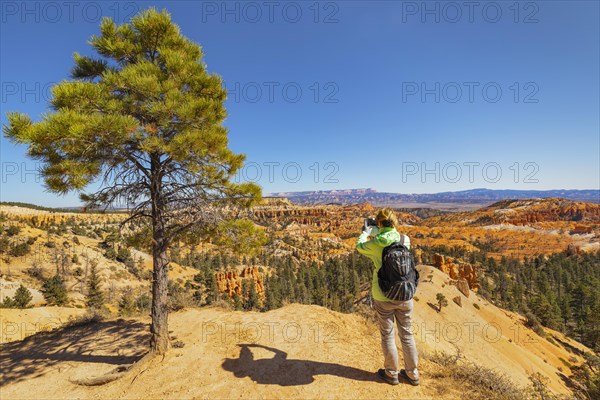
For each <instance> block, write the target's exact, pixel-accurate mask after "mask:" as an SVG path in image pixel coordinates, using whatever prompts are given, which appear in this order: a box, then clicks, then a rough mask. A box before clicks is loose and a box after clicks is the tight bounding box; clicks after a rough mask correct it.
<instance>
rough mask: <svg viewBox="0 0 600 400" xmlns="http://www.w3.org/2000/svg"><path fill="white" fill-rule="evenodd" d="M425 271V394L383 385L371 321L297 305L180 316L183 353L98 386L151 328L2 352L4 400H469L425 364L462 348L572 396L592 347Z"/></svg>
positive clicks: (64, 336)
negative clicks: (542, 329) (525, 321)
mask: <svg viewBox="0 0 600 400" xmlns="http://www.w3.org/2000/svg"><path fill="white" fill-rule="evenodd" d="M419 269H420V272H421V276H422V280H423V282H422V284H421V285H419V290H418V295H417V297H418V301H415V313H414V320H413V331H414V332H415V337H416V340H417V346H418V349H419V353H420V355H421V361H420V371H421V381H422V384H421V386H419V387H412V386H410V385H407V384H401V385H399V386H389V385H387V384H383V383H380V382H378V380H377V378H376V377H375V376H374V371H376V370H377V369H378V368H381V367H382V362H383V361H382V354H381V349H380V340H379V332H378V330H377V328H376V327H375V325H373V324H372V323H371V322H369V321H367V320H365V319H364V318H363V317H361V316H359V315H356V314H341V313H336V312H333V311H330V310H328V309H325V308H323V307H318V306H306V305H298V304H291V305H287V306H285V307H283V308H280V309H277V310H273V311H270V312H267V313H258V312H234V311H226V310H223V309H220V308H212V307H210V308H200V309H189V310H185V311H182V312H178V313H174V314H172V315H171V316H170V326H169V327H170V330H171V335H172V337H171V339H172V342H177V341H181V342H183V344H184V347H183V348H172V349H171V350H170V351H169V352H168V354H167V355H166V357H164V359H162V360H156V361H154V362H152V363H150V364H148V365H147V366H145V367H144V369H142V370H141V371H139V372H138V373H137V374H136V375H135V376H128V377H126V378H122V379H120V380H117V381H115V382H112V383H109V384H106V385H104V386H99V387H83V386H78V385H75V384H73V383H71V382H70V380H71V379H78V378H83V377H93V376H98V375H102V374H104V373H106V372H108V371H110V370H112V369H113V368H115V366H117V365H119V364H128V363H131V362H133V361H136V360H137V359H139V358H140V357H141V356H142V355H143V354H144V352H145V349H146V346H147V343H148V337H149V336H148V328H147V323H148V318H137V319H126V320H125V319H118V320H111V321H105V322H100V323H96V324H90V325H86V326H83V327H79V328H69V329H66V330H59V331H57V332H54V333H44V334H41V335H35V336H32V337H29V338H28V339H26V340H24V341H15V342H11V343H7V344H5V345H3V348H2V354H1V356H0V367H1V369H2V376H1V378H0V384H1V385H2V386H3V387H2V397H3V398H6V399H20V398H28V399H32V398H41V397H43V398H52V399H73V398H81V399H98V398H126V399H127V398H131V399H134V398H135V399H139V398H169V399H209V398H244V399H246V398H295V399H306V398H365V399H366V398H369V399H372V398H392V397H395V398H404V399H406V398H412V399H432V398H444V399H459V398H464V395H463V394H461V392H460V390H461V389H462V388H461V387H460V385H459V386H457V385H456V382H451V381H450V382H448V381H446V380H444V379H433V378H431V376H432V374H433V372H435V371H436V369H438V368H439V367H438V366H437V365H436V364H434V363H432V362H430V361H427V360H426V359H425V358H424V357H422V356H423V355H424V354H425V353H426V352H429V353H430V352H433V351H436V350H442V351H446V352H452V353H453V352H455V351H457V349H458V350H459V351H460V352H461V354H462V355H463V356H464V357H465V359H467V360H469V361H473V362H476V363H478V364H481V365H485V366H488V367H490V368H493V369H495V370H496V371H498V372H500V373H505V374H507V375H509V376H510V378H511V379H512V380H513V381H515V382H516V383H518V384H519V385H525V384H527V383H528V378H527V376H528V374H530V373H532V372H540V373H542V374H543V375H545V376H547V377H548V378H550V383H549V387H550V388H551V389H552V390H553V391H555V392H560V393H568V389H567V388H566V387H565V385H564V384H563V381H562V380H561V378H560V374H562V373H565V374H566V375H569V371H568V368H566V367H565V366H564V365H563V364H562V362H561V361H560V360H559V357H561V358H563V359H565V360H568V359H569V358H570V357H575V358H577V359H578V360H581V358H580V357H579V356H577V355H576V353H577V349H585V348H584V347H583V346H582V345H580V344H577V343H576V342H574V341H572V340H569V339H567V338H565V337H564V336H562V335H560V334H558V333H555V332H550V334H551V335H553V336H556V338H558V339H559V340H560V341H562V342H564V343H565V344H563V345H562V346H560V345H558V342H557V344H552V343H550V342H548V341H547V340H546V339H542V338H540V337H539V336H537V335H535V333H533V332H532V331H531V330H529V329H527V328H525V327H524V326H523V325H522V321H521V320H520V317H518V316H517V315H515V314H512V313H509V312H507V311H504V310H501V309H499V308H496V307H495V306H493V305H491V304H488V303H486V302H485V301H483V300H481V299H480V298H479V297H478V296H476V295H475V294H474V293H471V294H470V297H469V298H466V297H464V296H463V295H461V294H460V293H459V292H458V290H457V288H456V287H455V286H452V285H448V284H447V282H448V277H447V276H446V275H445V274H443V273H442V272H441V271H439V270H437V269H435V268H432V267H428V266H420V267H419ZM428 276H431V278H428ZM437 293H444V295H445V296H446V297H447V298H448V300H449V305H448V306H447V307H444V308H443V309H442V311H441V312H439V313H438V312H437V310H436V309H435V306H434V305H433V303H434V301H435V296H436V294H437ZM455 296H462V307H459V306H458V305H457V304H455V303H454V302H453V301H452V298H453V297H455ZM475 303H477V304H479V306H480V310H478V309H476V308H475V307H474V306H473V304H475ZM44 309H45V308H39V309H34V310H44ZM25 311H26V312H33V310H25ZM16 318H17V319H19V318H22V319H23V320H25V319H26V318H31V317H30V316H26V315H25V314H23V315H20V316H17V317H16ZM569 349H571V350H569ZM400 354H401V353H400ZM559 366H561V368H562V369H563V372H562V373H561V372H560V371H559V370H558V369H557V367H559Z"/></svg>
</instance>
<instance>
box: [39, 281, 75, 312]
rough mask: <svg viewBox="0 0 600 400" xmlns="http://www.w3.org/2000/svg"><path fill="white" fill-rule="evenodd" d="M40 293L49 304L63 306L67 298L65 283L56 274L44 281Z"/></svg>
mask: <svg viewBox="0 0 600 400" xmlns="http://www.w3.org/2000/svg"><path fill="white" fill-rule="evenodd" d="M42 294H43V295H44V299H45V300H46V302H47V303H48V304H49V305H57V306H63V305H65V304H67V302H68V300H69V299H68V297H67V288H66V287H65V283H64V281H63V279H62V278H61V276H60V275H58V274H57V275H54V276H53V277H52V278H49V279H46V280H45V281H44V284H43V285H42Z"/></svg>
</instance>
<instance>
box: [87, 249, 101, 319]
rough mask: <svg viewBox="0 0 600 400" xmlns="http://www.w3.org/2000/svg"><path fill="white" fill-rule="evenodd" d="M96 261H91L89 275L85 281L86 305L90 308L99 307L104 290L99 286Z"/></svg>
mask: <svg viewBox="0 0 600 400" xmlns="http://www.w3.org/2000/svg"><path fill="white" fill-rule="evenodd" d="M97 265H98V263H97V262H95V261H94V262H92V263H91V268H90V277H89V278H88V282H87V289H88V292H87V296H86V305H87V306H88V307H90V308H100V307H102V305H103V304H104V292H103V291H102V289H101V288H100V275H98V270H97Z"/></svg>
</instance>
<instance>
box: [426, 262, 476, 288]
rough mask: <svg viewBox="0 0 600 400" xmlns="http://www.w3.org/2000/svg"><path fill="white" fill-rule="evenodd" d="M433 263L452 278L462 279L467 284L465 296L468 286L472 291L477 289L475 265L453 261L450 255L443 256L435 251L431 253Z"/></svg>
mask: <svg viewBox="0 0 600 400" xmlns="http://www.w3.org/2000/svg"><path fill="white" fill-rule="evenodd" d="M433 265H434V266H435V267H436V268H437V269H439V270H440V271H442V272H444V273H446V274H448V276H449V277H450V279H452V280H458V281H460V280H461V279H462V280H464V281H465V282H466V284H467V290H466V292H467V294H465V296H467V297H469V295H468V292H469V288H470V289H471V290H474V291H476V290H477V289H479V281H478V279H477V269H476V268H475V266H473V265H471V264H468V263H455V262H454V260H453V259H452V258H451V257H444V256H443V255H440V254H437V253H436V254H434V255H433ZM457 286H458V285H457ZM459 289H460V287H459ZM461 291H462V290H461Z"/></svg>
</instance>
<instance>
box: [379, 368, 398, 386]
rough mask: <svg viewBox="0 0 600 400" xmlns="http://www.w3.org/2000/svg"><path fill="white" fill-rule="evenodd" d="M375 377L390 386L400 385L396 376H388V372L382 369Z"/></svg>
mask: <svg viewBox="0 0 600 400" xmlns="http://www.w3.org/2000/svg"><path fill="white" fill-rule="evenodd" d="M377 376H379V377H380V378H381V379H383V380H384V381H386V383H389V384H390V385H397V384H399V383H400V381H399V380H398V376H396V375H390V374H388V372H387V371H386V370H385V369H383V368H381V369H379V371H377Z"/></svg>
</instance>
